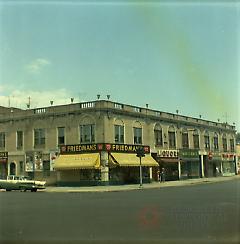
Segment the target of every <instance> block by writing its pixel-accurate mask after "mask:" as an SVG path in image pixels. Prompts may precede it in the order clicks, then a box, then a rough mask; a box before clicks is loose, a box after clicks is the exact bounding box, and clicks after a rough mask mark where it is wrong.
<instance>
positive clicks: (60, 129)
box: [58, 127, 65, 145]
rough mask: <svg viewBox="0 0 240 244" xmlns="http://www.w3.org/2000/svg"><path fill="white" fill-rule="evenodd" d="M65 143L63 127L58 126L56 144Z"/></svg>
mask: <svg viewBox="0 0 240 244" xmlns="http://www.w3.org/2000/svg"><path fill="white" fill-rule="evenodd" d="M64 144H65V128H64V127H58V145H64Z"/></svg>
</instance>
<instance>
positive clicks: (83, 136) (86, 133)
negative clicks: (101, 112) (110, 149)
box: [80, 125, 95, 143]
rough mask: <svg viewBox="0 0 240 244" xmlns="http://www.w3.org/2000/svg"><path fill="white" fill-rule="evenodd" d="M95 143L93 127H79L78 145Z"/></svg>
mask: <svg viewBox="0 0 240 244" xmlns="http://www.w3.org/2000/svg"><path fill="white" fill-rule="evenodd" d="M92 142H95V125H80V143H92Z"/></svg>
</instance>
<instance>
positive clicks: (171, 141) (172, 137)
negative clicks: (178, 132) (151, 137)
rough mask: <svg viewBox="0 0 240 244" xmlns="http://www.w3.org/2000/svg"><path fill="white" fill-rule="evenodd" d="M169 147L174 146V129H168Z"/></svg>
mask: <svg viewBox="0 0 240 244" xmlns="http://www.w3.org/2000/svg"><path fill="white" fill-rule="evenodd" d="M168 140H169V148H176V137H175V131H168Z"/></svg>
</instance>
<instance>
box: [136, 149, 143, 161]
mask: <svg viewBox="0 0 240 244" xmlns="http://www.w3.org/2000/svg"><path fill="white" fill-rule="evenodd" d="M136 152H137V157H139V158H140V157H145V152H144V148H143V147H139V148H137V150H136Z"/></svg>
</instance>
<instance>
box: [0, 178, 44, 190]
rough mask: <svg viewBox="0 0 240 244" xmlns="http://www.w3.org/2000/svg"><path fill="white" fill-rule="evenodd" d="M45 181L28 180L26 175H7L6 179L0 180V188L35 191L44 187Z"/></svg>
mask: <svg viewBox="0 0 240 244" xmlns="http://www.w3.org/2000/svg"><path fill="white" fill-rule="evenodd" d="M45 185H46V181H35V180H30V179H29V178H28V177H26V176H16V175H8V176H7V179H6V180H0V189H6V191H11V190H21V191H27V190H30V191H32V192H36V191H37V190H38V189H45V188H46V187H45Z"/></svg>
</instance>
